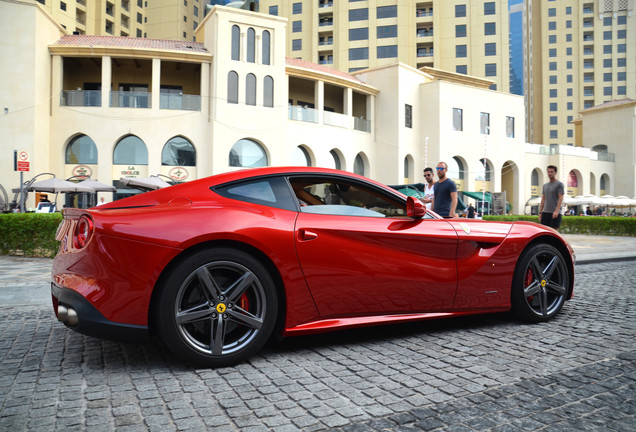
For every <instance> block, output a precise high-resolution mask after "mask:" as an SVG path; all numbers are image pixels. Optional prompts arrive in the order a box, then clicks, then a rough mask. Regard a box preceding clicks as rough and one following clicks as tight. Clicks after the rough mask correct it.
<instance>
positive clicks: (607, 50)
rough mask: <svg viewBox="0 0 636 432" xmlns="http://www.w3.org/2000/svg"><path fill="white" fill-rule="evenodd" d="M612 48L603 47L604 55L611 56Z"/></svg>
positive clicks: (609, 46) (608, 46)
mask: <svg viewBox="0 0 636 432" xmlns="http://www.w3.org/2000/svg"><path fill="white" fill-rule="evenodd" d="M611 53H612V46H611V45H603V54H611Z"/></svg>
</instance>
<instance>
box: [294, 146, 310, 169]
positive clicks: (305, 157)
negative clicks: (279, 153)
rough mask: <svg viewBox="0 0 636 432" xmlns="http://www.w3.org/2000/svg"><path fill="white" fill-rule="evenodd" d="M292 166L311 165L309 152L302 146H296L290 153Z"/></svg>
mask: <svg viewBox="0 0 636 432" xmlns="http://www.w3.org/2000/svg"><path fill="white" fill-rule="evenodd" d="M291 164H292V166H311V157H310V156H309V152H307V150H305V148H304V147H303V146H298V147H296V148H295V149H294V152H293V153H292V162H291Z"/></svg>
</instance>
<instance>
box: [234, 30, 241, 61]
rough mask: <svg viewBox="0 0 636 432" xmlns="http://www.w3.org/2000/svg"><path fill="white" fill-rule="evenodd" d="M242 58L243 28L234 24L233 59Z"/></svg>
mask: <svg viewBox="0 0 636 432" xmlns="http://www.w3.org/2000/svg"><path fill="white" fill-rule="evenodd" d="M240 59H241V29H240V28H239V26H237V25H235V26H232V60H240Z"/></svg>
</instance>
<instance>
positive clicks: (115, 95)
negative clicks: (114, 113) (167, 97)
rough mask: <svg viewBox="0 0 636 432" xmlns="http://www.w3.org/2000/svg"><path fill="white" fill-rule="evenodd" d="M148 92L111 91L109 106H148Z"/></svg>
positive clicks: (150, 94)
mask: <svg viewBox="0 0 636 432" xmlns="http://www.w3.org/2000/svg"><path fill="white" fill-rule="evenodd" d="M151 97H152V93H150V92H133V91H112V92H110V106H111V107H112V108H150V100H151Z"/></svg>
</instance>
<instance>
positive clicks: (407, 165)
mask: <svg viewBox="0 0 636 432" xmlns="http://www.w3.org/2000/svg"><path fill="white" fill-rule="evenodd" d="M404 183H405V184H409V183H415V160H414V159H413V156H411V155H410V154H407V155H406V156H404Z"/></svg>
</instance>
